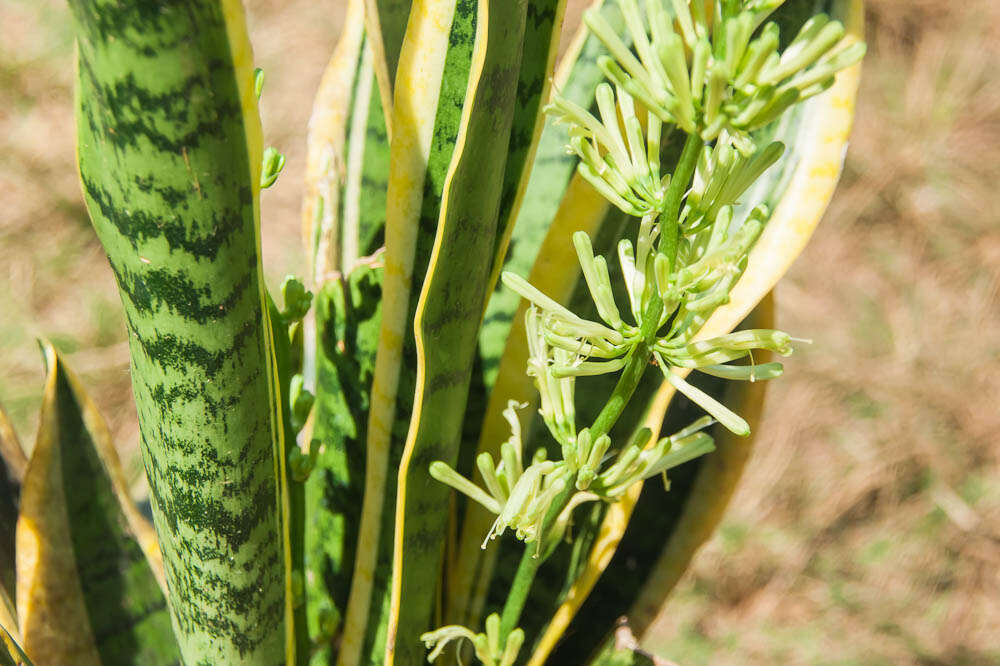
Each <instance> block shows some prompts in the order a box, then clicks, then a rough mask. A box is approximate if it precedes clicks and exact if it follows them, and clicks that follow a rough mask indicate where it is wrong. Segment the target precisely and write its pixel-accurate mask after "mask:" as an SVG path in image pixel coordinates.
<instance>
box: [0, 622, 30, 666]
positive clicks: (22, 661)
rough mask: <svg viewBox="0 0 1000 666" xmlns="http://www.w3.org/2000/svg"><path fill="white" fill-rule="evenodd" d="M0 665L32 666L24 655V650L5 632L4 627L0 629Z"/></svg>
mask: <svg viewBox="0 0 1000 666" xmlns="http://www.w3.org/2000/svg"><path fill="white" fill-rule="evenodd" d="M0 643H3V647H2V649H0V664H3V666H32V664H31V660H30V659H28V656H27V655H26V654H24V650H22V649H21V646H20V645H18V643H17V641H16V640H14V637H13V636H11V634H10V632H9V631H7V628H6V627H0Z"/></svg>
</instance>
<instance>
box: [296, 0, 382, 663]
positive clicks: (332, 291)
mask: <svg viewBox="0 0 1000 666" xmlns="http://www.w3.org/2000/svg"><path fill="white" fill-rule="evenodd" d="M363 14H364V5H363V2H362V0H353V1H352V2H351V3H350V5H349V6H348V11H347V19H346V21H345V27H344V31H343V33H342V36H341V40H340V42H339V43H338V45H337V49H336V50H335V52H334V54H333V57H332V58H331V61H330V64H329V66H328V68H327V72H326V74H325V75H324V77H323V81H322V83H321V85H320V90H319V93H318V94H317V98H316V103H315V106H314V110H313V115H312V119H311V121H310V132H309V161H308V168H307V196H306V199H305V205H304V208H303V225H304V228H305V229H306V230H307V231H306V234H305V239H306V246H307V252H308V253H309V255H310V256H311V257H313V266H314V267H315V269H314V271H313V280H314V282H315V283H316V286H317V299H316V301H317V302H316V307H315V330H316V347H315V354H314V362H313V367H312V368H311V369H307V374H308V375H309V376H310V377H311V378H312V380H313V384H314V386H315V394H316V402H315V406H314V409H313V415H312V421H311V433H310V434H309V435H307V436H306V438H305V440H306V442H309V443H310V444H309V445H310V456H311V457H312V459H313V460H314V461H315V462H314V467H313V470H312V472H311V473H310V474H309V477H308V479H307V480H306V484H305V489H306V498H305V499H306V514H307V520H308V523H309V524H310V525H311V526H313V528H312V529H310V530H309V531H307V533H306V544H305V546H306V553H307V555H306V557H307V563H306V578H305V585H306V599H307V606H308V612H309V619H308V621H309V634H310V636H311V637H312V640H313V643H314V645H315V648H314V651H313V663H315V664H329V663H333V661H334V660H335V658H336V653H335V650H334V646H335V643H336V641H335V638H336V634H337V633H338V630H339V629H342V626H339V625H341V623H342V620H343V619H344V616H345V614H346V612H347V605H348V594H349V591H350V589H351V583H352V580H353V573H354V566H355V552H356V549H357V541H358V530H359V525H360V519H361V506H362V501H363V492H364V475H365V455H366V454H365V445H366V437H367V425H368V423H367V412H368V408H369V403H370V394H371V384H372V376H373V373H374V365H375V353H376V349H377V346H378V329H379V325H380V322H381V307H380V305H381V283H382V274H381V270H380V268H379V267H378V266H379V264H378V261H379V260H378V258H377V256H376V255H377V250H378V249H379V247H380V246H381V245H382V244H383V243H384V236H385V215H386V213H385V210H386V209H385V203H386V188H387V182H388V176H389V140H388V132H387V130H386V125H385V116H384V114H383V108H382V98H381V95H380V94H379V88H378V86H377V85H376V82H375V73H374V71H373V67H374V65H373V62H374V55H373V52H372V48H371V41H370V40H369V39H368V38H367V37H366V34H365V25H364V18H363ZM313 230H314V231H313ZM313 447H316V448H313ZM386 557H388V556H386Z"/></svg>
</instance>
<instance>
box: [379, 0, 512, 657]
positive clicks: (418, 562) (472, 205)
mask: <svg viewBox="0 0 1000 666" xmlns="http://www.w3.org/2000/svg"><path fill="white" fill-rule="evenodd" d="M526 10H527V3H526V2H525V0H520V1H512V0H487V1H482V2H480V3H479V6H478V20H477V24H476V36H475V50H474V51H473V54H472V70H471V72H470V75H469V79H468V92H467V93H466V95H465V102H464V106H463V108H462V117H461V125H460V129H459V134H458V139H457V143H456V147H455V156H454V157H453V158H452V160H451V164H450V166H449V168H448V173H447V178H446V180H445V185H444V191H443V196H442V206H441V209H440V213H439V219H438V224H437V235H436V237H435V241H434V248H433V252H432V254H431V257H430V264H429V266H428V269H427V275H426V278H425V281H424V284H423V289H422V292H421V294H420V300H419V302H418V305H417V310H416V318H415V322H414V330H415V333H416V351H417V363H418V365H417V377H416V395H415V397H414V406H413V410H412V414H413V416H412V419H411V422H410V427H409V433H408V435H407V440H406V449H405V451H404V453H403V458H402V461H401V463H400V467H399V494H398V501H397V510H396V531H395V552H394V558H393V569H394V572H393V589H392V607H391V612H392V614H391V615H390V618H389V636H388V639H387V655H386V662H387V663H394V659H398V660H399V663H401V664H410V663H415V662H416V661H417V660H420V659H421V658H422V656H423V654H424V648H423V646H422V645H421V643H420V641H419V636H420V635H421V634H422V633H424V632H425V631H427V630H428V629H429V628H430V624H431V616H432V611H433V610H434V603H435V597H436V592H437V586H438V582H437V580H436V577H428V576H426V572H427V571H438V570H439V569H440V565H441V557H442V555H443V543H444V540H445V538H446V527H447V516H446V515H445V514H444V513H443V512H442V511H441V507H442V506H444V505H445V504H446V502H447V498H448V494H449V489H448V487H447V486H445V485H443V484H440V483H436V482H435V481H434V480H432V479H431V477H430V473H429V467H430V463H431V462H433V461H435V460H443V461H445V462H447V463H448V464H449V465H454V464H455V461H456V458H457V456H458V446H459V443H460V441H461V432H462V422H463V417H464V412H465V406H466V400H467V398H468V392H469V385H470V381H471V376H472V367H473V363H474V360H475V358H476V353H477V338H478V332H479V323H480V321H481V319H480V317H481V313H482V312H483V309H484V306H485V302H486V296H487V293H488V292H489V279H490V270H491V268H492V263H493V257H494V253H495V248H496V240H495V239H496V237H497V227H496V225H497V217H498V208H499V205H500V197H501V193H502V190H503V178H504V165H505V162H506V159H507V149H508V141H509V137H510V132H511V124H512V121H513V116H514V108H515V103H516V101H517V84H518V79H519V71H520V68H521V55H522V40H523V38H524V27H525V16H526ZM397 136H398V135H397ZM389 230H391V227H390V228H389ZM390 249H391V246H390ZM380 360H381V359H380Z"/></svg>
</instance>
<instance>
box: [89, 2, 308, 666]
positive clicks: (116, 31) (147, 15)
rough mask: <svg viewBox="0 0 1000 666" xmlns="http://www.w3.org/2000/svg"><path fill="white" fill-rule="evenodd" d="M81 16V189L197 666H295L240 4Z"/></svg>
mask: <svg viewBox="0 0 1000 666" xmlns="http://www.w3.org/2000/svg"><path fill="white" fill-rule="evenodd" d="M70 6H71V9H72V13H73V17H74V20H75V24H76V32H77V37H78V48H77V53H78V57H77V63H78V65H77V68H78V77H77V100H78V101H77V134H78V160H79V169H80V176H81V180H82V183H83V190H84V198H85V200H86V204H87V208H88V211H89V213H90V216H91V219H92V221H93V224H94V227H95V229H96V230H97V234H98V236H99V238H100V240H101V243H102V244H103V246H104V249H105V251H106V253H107V255H108V259H109V261H110V264H111V267H112V270H113V272H114V274H115V277H116V279H117V282H118V286H119V291H120V294H121V298H122V303H123V306H124V310H125V316H126V321H127V324H128V328H129V333H130V336H129V340H130V349H131V369H132V380H133V381H132V384H133V392H134V394H135V398H136V406H137V408H138V415H139V426H140V435H141V448H142V453H143V459H144V462H145V467H146V471H147V476H148V481H149V486H150V491H151V500H152V507H153V517H154V522H155V524H156V530H157V533H158V535H159V539H160V546H161V549H162V552H163V559H164V568H165V572H166V579H167V582H168V588H169V590H170V609H171V613H172V620H173V626H174V630H175V633H176V635H177V640H178V643H179V646H180V651H181V655H182V658H183V660H184V661H185V662H187V663H198V662H211V663H237V662H238V663H244V664H255V663H261V664H274V663H277V662H280V661H282V660H283V659H284V660H285V661H286V662H288V663H291V662H293V661H294V657H293V655H292V654H291V653H292V652H293V651H294V643H293V642H292V639H293V637H294V632H293V631H292V630H291V627H290V625H291V622H292V598H291V594H290V592H289V589H288V588H289V585H290V578H291V576H290V569H289V567H290V561H289V560H290V555H289V552H288V549H289V543H288V539H287V535H285V534H284V533H283V527H286V526H287V515H288V504H287V502H288V495H287V492H286V491H285V489H284V488H282V486H284V483H285V474H284V469H283V468H284V463H285V459H284V443H283V439H284V437H283V436H284V431H283V426H282V424H281V423H280V410H279V409H278V406H277V398H276V391H277V386H276V383H277V379H276V376H275V365H274V358H273V351H272V349H271V332H270V322H269V320H268V318H267V315H266V312H265V307H266V306H265V294H264V287H263V279H262V275H261V266H260V233H259V205H258V198H259V187H260V171H261V160H262V154H263V150H262V140H261V128H260V119H259V114H258V111H257V101H256V97H255V95H254V89H253V88H254V86H253V83H254V74H253V65H252V55H251V50H250V46H249V41H248V39H247V34H246V25H245V22H244V17H243V13H242V7H241V5H240V3H239V2H237V1H236V0H196V1H193V2H190V3H186V4H185V5H184V6H183V7H180V6H174V5H167V6H162V7H160V6H157V7H156V8H155V10H151V9H150V7H149V5H148V4H147V3H143V2H138V1H136V0H130V1H127V2H112V1H110V0H103V1H96V2H82V1H79V0H73V1H72V2H70ZM286 625H289V626H288V631H287V636H286Z"/></svg>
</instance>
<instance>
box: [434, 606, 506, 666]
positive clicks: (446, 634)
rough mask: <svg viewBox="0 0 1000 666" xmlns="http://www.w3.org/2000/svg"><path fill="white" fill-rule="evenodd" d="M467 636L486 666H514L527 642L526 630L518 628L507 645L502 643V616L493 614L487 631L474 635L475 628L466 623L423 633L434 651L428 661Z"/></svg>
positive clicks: (489, 619)
mask: <svg viewBox="0 0 1000 666" xmlns="http://www.w3.org/2000/svg"><path fill="white" fill-rule="evenodd" d="M463 638H464V639H467V640H468V641H469V642H470V643H472V647H473V650H474V651H475V654H476V658H477V659H479V661H480V663H482V664H483V666H514V662H516V661H517V655H518V653H519V652H520V651H521V645H523V644H524V631H523V630H522V629H515V630H513V631H512V632H510V635H509V636H507V640H506V641H504V644H503V645H502V646H501V645H500V642H501V641H500V616H499V615H497V614H496V613H492V614H491V615H490V616H489V617H487V618H486V632H485V633H481V634H474V633H472V630H470V629H466V628H465V627H463V626H460V625H457V624H452V625H448V626H447V627H441V628H440V629H436V630H434V631H428V632H427V633H425V634H423V635H421V636H420V640H422V641H423V642H424V645H426V646H427V649H428V650H431V653H430V654H429V655H428V656H427V660H428V661H434V660H435V659H437V658H438V657H439V656H440V655H441V652H442V651H443V650H444V648H445V646H446V645H448V643H450V642H452V641H459V640H462V639H463Z"/></svg>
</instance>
